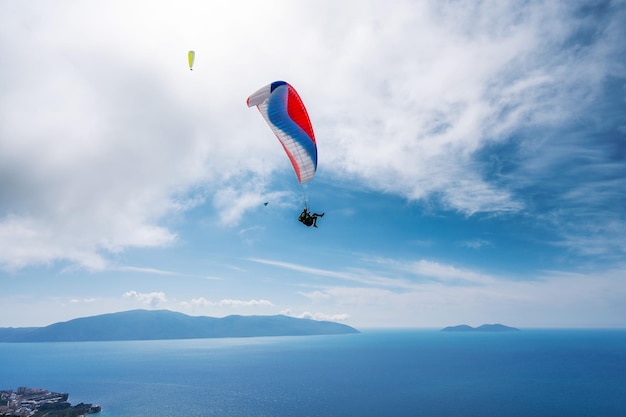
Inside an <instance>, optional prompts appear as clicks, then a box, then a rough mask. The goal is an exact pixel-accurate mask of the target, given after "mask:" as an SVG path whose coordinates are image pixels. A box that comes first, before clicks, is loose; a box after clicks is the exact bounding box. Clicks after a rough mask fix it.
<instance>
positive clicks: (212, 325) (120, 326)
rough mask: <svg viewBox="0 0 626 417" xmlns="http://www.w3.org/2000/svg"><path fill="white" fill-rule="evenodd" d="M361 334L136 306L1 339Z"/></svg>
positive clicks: (288, 321)
mask: <svg viewBox="0 0 626 417" xmlns="http://www.w3.org/2000/svg"><path fill="white" fill-rule="evenodd" d="M347 333H359V331H358V330H356V329H354V328H353V327H350V326H347V325H345V324H340V323H335V322H330V321H317V320H310V319H299V318H295V317H288V316H283V315H275V316H236V315H234V316H227V317H223V318H216V317H207V316H188V315H186V314H183V313H178V312H174V311H170V310H131V311H124V312H119V313H110V314H102V315H99V316H91V317H83V318H78V319H74V320H70V321H66V322H60V323H55V324H51V325H49V326H46V327H24V328H0V342H12V343H24V342H86V341H123V340H161V339H202V338H221V337H260V336H310V335H330V334H347Z"/></svg>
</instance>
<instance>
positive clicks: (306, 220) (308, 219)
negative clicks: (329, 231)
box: [298, 207, 315, 226]
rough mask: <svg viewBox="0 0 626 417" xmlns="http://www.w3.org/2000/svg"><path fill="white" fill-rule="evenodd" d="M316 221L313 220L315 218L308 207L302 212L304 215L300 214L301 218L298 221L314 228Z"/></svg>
mask: <svg viewBox="0 0 626 417" xmlns="http://www.w3.org/2000/svg"><path fill="white" fill-rule="evenodd" d="M314 220H315V219H314V218H313V216H311V214H310V213H309V210H308V209H307V208H306V207H305V209H304V210H302V213H300V217H298V221H299V222H301V223H304V224H305V225H307V226H313V221H314Z"/></svg>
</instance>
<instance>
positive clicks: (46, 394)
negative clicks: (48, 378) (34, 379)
mask: <svg viewBox="0 0 626 417" xmlns="http://www.w3.org/2000/svg"><path fill="white" fill-rule="evenodd" d="M68 397H69V394H68V393H64V392H52V391H49V390H47V389H42V388H27V387H19V388H18V389H17V390H16V391H13V390H12V389H8V390H1V391H0V404H1V405H0V416H31V417H80V416H85V415H87V414H97V413H99V412H100V411H102V407H100V406H99V405H98V404H85V403H79V404H76V405H71V404H70V403H69V402H68V401H67V399H68Z"/></svg>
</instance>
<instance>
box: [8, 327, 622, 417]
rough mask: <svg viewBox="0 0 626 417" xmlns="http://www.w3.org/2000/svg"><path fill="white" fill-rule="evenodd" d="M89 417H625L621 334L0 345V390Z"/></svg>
mask: <svg viewBox="0 0 626 417" xmlns="http://www.w3.org/2000/svg"><path fill="white" fill-rule="evenodd" d="M20 386H25V387H31V388H44V389H49V390H51V391H54V392H67V393H69V401H70V402H71V403H72V404H77V403H79V402H84V403H92V404H99V405H101V406H102V410H103V411H102V412H101V413H100V417H147V416H151V417H174V416H176V417H180V416H185V417H208V416H259V417H261V416H266V417H279V416H280V417H283V416H297V417H306V416H311V417H313V416H319V417H333V416H337V417H339V416H342V417H348V416H350V417H358V416H363V417H386V416H389V417H394V416H407V417H409V416H410V417H430V416H432V417H435V416H437V417H459V416H467V417H469V416H476V417H488V416H490V417H527V416H535V417H558V416H563V417H583V416H584V417H620V416H626V329H621V330H620V329H618V330H571V329H567V330H566V329H562V330H552V329H551V330H544V329H522V331H519V332H510V333H477V332H473V333H450V332H441V331H439V330H430V329H420V330H413V329H411V330H407V329H403V330H381V329H370V330H362V332H361V333H359V334H347V335H333V336H299V337H261V338H232V339H195V340H166V341H163V340H161V341H132V342H78V343H75V342H72V343H17V344H14V343H0V389H13V390H15V389H17V387H20Z"/></svg>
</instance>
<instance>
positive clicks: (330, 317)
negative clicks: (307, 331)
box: [280, 309, 350, 321]
mask: <svg viewBox="0 0 626 417" xmlns="http://www.w3.org/2000/svg"><path fill="white" fill-rule="evenodd" d="M280 314H283V315H285V316H290V317H296V318H299V319H309V320H317V321H346V320H348V319H349V318H350V316H349V315H348V314H324V313H310V312H308V311H305V312H302V313H299V314H294V313H292V312H291V310H290V309H286V310H283V311H281V312H280Z"/></svg>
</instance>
